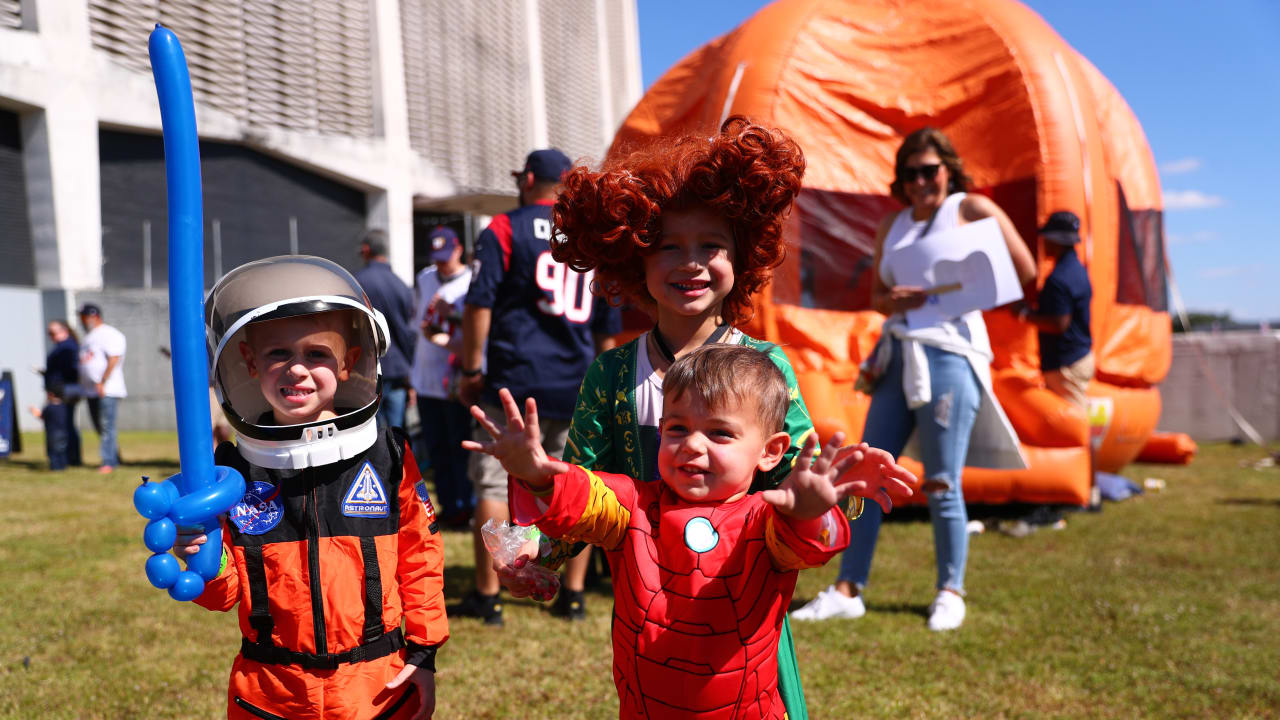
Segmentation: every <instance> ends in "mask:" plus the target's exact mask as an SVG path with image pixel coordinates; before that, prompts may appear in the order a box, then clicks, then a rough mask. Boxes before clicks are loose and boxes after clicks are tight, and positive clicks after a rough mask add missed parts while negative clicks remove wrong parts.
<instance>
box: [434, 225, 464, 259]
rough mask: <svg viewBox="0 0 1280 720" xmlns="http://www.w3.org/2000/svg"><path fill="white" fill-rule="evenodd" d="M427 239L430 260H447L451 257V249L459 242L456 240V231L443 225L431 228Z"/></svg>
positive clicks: (454, 248)
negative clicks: (429, 243) (429, 244)
mask: <svg viewBox="0 0 1280 720" xmlns="http://www.w3.org/2000/svg"><path fill="white" fill-rule="evenodd" d="M427 240H428V241H430V242H431V262H444V261H445V260H448V259H449V258H451V257H453V251H454V250H456V249H458V245H460V244H461V243H460V242H459V241H458V233H456V232H454V231H453V230H452V229H450V228H447V227H445V226H443V225H441V226H439V227H437V228H436V229H434V230H432V231H431V234H430V235H428V236H427Z"/></svg>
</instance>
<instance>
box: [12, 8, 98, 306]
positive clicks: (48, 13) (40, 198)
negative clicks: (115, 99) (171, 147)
mask: <svg viewBox="0 0 1280 720" xmlns="http://www.w3.org/2000/svg"><path fill="white" fill-rule="evenodd" d="M34 7H35V11H36V15H37V16H36V17H35V18H34V20H33V21H34V22H35V25H36V27H38V28H39V35H38V37H39V41H40V43H41V45H42V46H43V52H44V56H45V57H47V58H49V67H48V68H47V69H45V70H43V71H42V72H41V74H42V75H43V83H42V87H39V88H33V89H34V90H36V91H37V93H33V94H38V95H39V97H38V98H37V97H32V98H31V104H32V105H36V106H38V107H40V108H42V109H39V110H33V111H31V112H26V113H23V114H22V155H23V167H24V170H25V172H26V179H27V203H28V205H27V207H28V212H29V213H30V217H31V240H32V245H33V248H32V249H33V251H34V255H35V266H36V267H35V271H36V284H37V285H38V286H39V287H45V288H48V287H60V288H66V289H70V290H79V289H89V288H100V287H102V263H103V257H102V208H101V205H100V197H99V196H100V193H101V188H100V187H99V173H98V112H97V108H96V107H95V105H94V100H93V98H95V97H96V88H94V87H93V80H92V79H90V78H89V77H88V76H86V75H85V73H84V68H86V67H92V66H93V60H94V58H93V48H92V45H91V42H90V39H89V10H88V5H87V3H86V2H85V1H84V0H77V1H74V2H39V3H35V6H34ZM27 10H28V6H27V5H24V6H23V11H24V24H25V22H26V21H25V17H26V11H27ZM28 79H33V78H28Z"/></svg>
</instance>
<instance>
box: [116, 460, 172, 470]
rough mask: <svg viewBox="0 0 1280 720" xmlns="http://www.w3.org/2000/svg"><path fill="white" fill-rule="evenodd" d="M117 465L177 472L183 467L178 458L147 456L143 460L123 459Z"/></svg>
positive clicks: (119, 466)
mask: <svg viewBox="0 0 1280 720" xmlns="http://www.w3.org/2000/svg"><path fill="white" fill-rule="evenodd" d="M116 467H118V468H140V467H144V468H156V469H158V470H162V471H169V470H172V471H173V472H177V471H178V469H179V468H180V467H181V465H180V464H179V462H178V461H177V460H176V459H174V458H171V457H164V458H145V459H141V460H137V459H133V458H130V459H128V460H121V461H120V464H118V465H116Z"/></svg>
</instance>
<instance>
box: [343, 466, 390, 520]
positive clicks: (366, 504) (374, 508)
mask: <svg viewBox="0 0 1280 720" xmlns="http://www.w3.org/2000/svg"><path fill="white" fill-rule="evenodd" d="M342 514H343V515H346V516H347V517H364V518H384V517H386V516H387V515H389V514H391V504H390V503H389V502H387V491H386V488H384V487H383V485H382V478H380V477H378V473H376V472H374V470H373V465H371V464H369V463H368V462H367V461H366V462H365V464H364V465H363V466H361V468H360V472H358V473H356V479H355V480H353V481H352V482H351V487H350V488H348V489H347V494H346V496H345V497H343V498H342Z"/></svg>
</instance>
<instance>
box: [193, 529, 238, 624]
mask: <svg viewBox="0 0 1280 720" xmlns="http://www.w3.org/2000/svg"><path fill="white" fill-rule="evenodd" d="M222 563H223V565H222V567H221V568H220V572H218V576H217V577H215V578H214V579H212V580H210V581H209V582H207V583H205V584H204V592H202V593H200V597H197V598H196V599H195V600H193V601H192V602H194V603H195V604H197V605H199V606H200V607H203V608H208V609H210V610H218V611H220V612H226V611H228V610H230V609H231V608H233V607H235V606H236V601H237V600H239V599H240V569H239V567H237V566H236V562H235V551H234V550H233V549H232V546H231V533H230V532H229V531H228V530H227V523H226V521H225V520H223V521H222Z"/></svg>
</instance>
